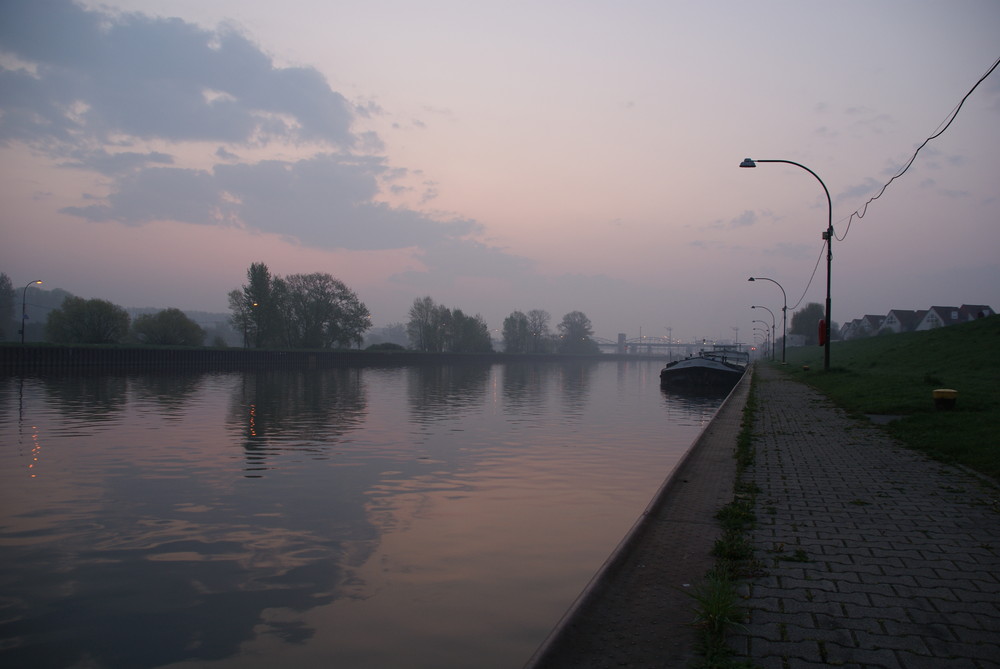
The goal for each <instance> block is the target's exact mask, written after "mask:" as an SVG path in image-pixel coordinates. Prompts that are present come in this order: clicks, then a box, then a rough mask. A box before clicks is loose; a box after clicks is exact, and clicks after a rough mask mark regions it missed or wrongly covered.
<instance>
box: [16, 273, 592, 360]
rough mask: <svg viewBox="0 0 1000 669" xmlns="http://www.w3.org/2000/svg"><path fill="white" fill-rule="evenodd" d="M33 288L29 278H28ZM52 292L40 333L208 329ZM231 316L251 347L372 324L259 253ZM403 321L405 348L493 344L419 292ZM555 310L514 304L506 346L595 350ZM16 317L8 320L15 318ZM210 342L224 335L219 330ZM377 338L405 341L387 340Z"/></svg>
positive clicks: (89, 339)
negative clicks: (556, 318)
mask: <svg viewBox="0 0 1000 669" xmlns="http://www.w3.org/2000/svg"><path fill="white" fill-rule="evenodd" d="M30 290H32V291H36V290H37V289H35V288H34V287H33V286H32V287H31V288H30ZM52 293H53V294H55V293H58V295H53V297H55V298H57V299H56V300H54V304H53V306H52V307H51V310H50V312H49V314H48V317H47V319H46V321H45V324H44V338H45V339H46V340H47V341H50V342H53V343H62V344H116V343H133V344H144V345H150V346H203V345H204V343H205V339H206V336H207V333H206V331H205V330H204V329H203V328H202V327H201V326H200V325H198V323H196V322H195V321H193V320H192V319H190V318H189V317H188V316H186V315H185V314H184V312H182V311H181V310H180V309H176V308H169V309H164V310H162V311H158V312H156V313H152V314H141V315H138V316H136V317H135V318H130V316H129V314H128V312H127V311H126V310H125V309H124V308H122V307H120V306H118V305H116V304H113V303H111V302H109V301H107V300H102V299H89V300H88V299H84V298H80V297H76V296H74V295H72V294H70V293H67V292H66V291H61V290H59V289H56V290H55V291H52ZM227 297H228V302H229V311H230V314H229V324H230V325H231V326H232V327H233V329H234V331H235V332H236V333H238V334H239V335H240V336H241V337H242V343H243V346H245V347H248V348H288V349H324V348H327V349H329V348H338V347H354V346H357V347H360V346H361V345H362V343H363V341H364V339H365V332H367V331H368V330H369V329H370V328H371V327H372V324H371V314H370V312H369V310H368V308H367V307H366V306H365V305H364V303H363V302H362V301H361V300H360V299H359V298H358V296H357V295H356V294H355V292H354V291H353V290H351V289H350V288H349V287H348V286H347V285H346V284H345V283H344V282H342V281H340V280H339V279H336V278H334V277H333V276H331V275H330V274H326V273H320V272H315V273H312V274H292V275H289V276H285V277H282V276H275V275H272V274H271V271H270V269H269V268H268V267H267V265H266V264H264V263H263V262H255V263H251V265H250V267H249V268H248V269H247V280H246V283H245V284H243V285H242V286H240V287H238V288H234V289H233V290H231V291H230V292H229V293H228V294H227ZM16 301H17V300H16V293H15V289H14V288H13V286H12V285H11V281H10V278H9V277H8V276H7V275H6V274H2V273H0V340H3V339H9V338H17V337H18V335H19V334H20V329H21V328H22V327H26V325H25V324H26V323H27V321H26V320H25V319H24V317H23V316H24V315H23V314H20V308H19V305H16ZM408 316H409V320H408V322H407V323H406V324H402V323H395V324H391V325H389V326H386V328H383V330H384V331H391V332H392V333H393V334H394V335H395V337H397V338H405V340H406V341H407V342H408V344H409V348H410V349H412V350H417V351H425V352H430V353H442V352H449V353H483V352H492V351H493V346H494V338H493V336H492V333H491V331H490V329H489V326H488V325H487V323H486V321H485V320H484V319H483V317H482V316H481V315H479V314H475V315H468V314H466V313H465V312H464V311H462V310H461V309H452V308H449V307H446V306H444V305H442V304H438V303H436V302H435V301H434V300H433V299H432V298H431V297H429V296H427V297H422V298H417V299H415V300H414V301H413V305H412V306H411V307H410V310H409V314H408ZM550 322H551V316H550V315H549V313H548V312H547V311H544V310H542V309H533V310H530V311H528V312H527V313H524V312H521V311H514V312H512V313H511V314H510V315H509V316H508V317H507V318H505V319H504V321H503V327H502V330H501V331H500V339H501V341H502V346H503V350H504V351H505V352H507V353H527V354H545V353H563V354H594V353H598V352H599V349H598V347H597V344H596V342H594V340H593V326H592V324H591V322H590V319H589V318H588V317H587V316H586V314H584V313H583V312H581V311H572V312H570V313H568V314H566V315H565V316H564V317H563V319H562V321H561V322H560V323H559V324H558V325H557V326H556V332H555V333H553V332H551V331H550V328H549V324H550ZM11 326H13V327H11ZM213 345H224V343H223V342H222V341H221V339H220V338H218V337H217V338H216V341H214V342H213ZM380 347H382V348H393V347H395V348H402V347H401V346H393V345H390V344H382V345H380Z"/></svg>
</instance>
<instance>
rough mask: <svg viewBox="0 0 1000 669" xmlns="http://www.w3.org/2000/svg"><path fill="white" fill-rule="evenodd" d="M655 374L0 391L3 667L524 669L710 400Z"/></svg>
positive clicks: (513, 369)
mask: <svg viewBox="0 0 1000 669" xmlns="http://www.w3.org/2000/svg"><path fill="white" fill-rule="evenodd" d="M659 368H660V365H659V364H658V363H655V362H645V361H636V362H610V361H609V362H574V363H537V364H506V365H479V364H475V365H473V364H469V365H447V366H444V365H442V366H427V367H405V368H397V369H375V368H354V369H341V370H322V371H302V370H288V371H268V372H261V373H217V374H212V373H185V374H148V375H119V376H109V375H93V374H91V375H80V374H76V375H47V376H31V377H26V378H20V377H0V435H2V446H0V449H2V450H0V666H3V667H81V668H83V667H86V668H100V667H115V668H117V667H161V666H171V667H240V668H243V667H276V666H286V667H304V668H310V667H392V668H396V667H414V668H419V667H427V668H432V667H433V668H435V669H442V668H448V667H456V668H457V667H461V668H466V667H504V668H506V667H519V666H521V665H522V664H523V663H524V662H525V660H526V659H527V658H528V657H529V656H530V655H531V653H532V652H533V651H534V650H535V648H536V647H537V646H538V644H539V643H540V642H541V641H542V640H543V639H544V638H545V636H546V634H547V633H548V632H549V630H550V629H551V628H552V627H553V626H554V624H555V623H556V622H557V621H558V619H559V617H560V616H561V615H562V614H563V612H564V611H565V610H566V609H567V607H569V605H570V604H571V603H572V601H573V600H574V599H575V597H576V596H577V595H578V594H579V592H580V591H581V590H582V589H583V588H584V586H585V585H586V584H587V581H588V580H589V579H590V577H591V576H592V575H593V574H594V572H595V571H596V570H597V569H598V568H599V567H600V565H601V563H602V562H603V561H604V559H605V558H606V557H607V556H608V555H609V554H610V553H611V551H612V550H613V549H614V548H615V546H616V544H617V543H618V541H619V540H620V539H621V538H622V537H623V536H624V534H625V533H626V532H627V531H628V529H629V528H630V526H631V525H632V523H633V522H634V521H635V519H636V518H637V517H638V515H639V514H640V513H641V512H642V510H643V508H644V507H645V506H646V504H647V503H648V502H649V500H650V498H651V497H652V496H653V494H654V493H655V491H656V489H657V488H658V486H659V485H660V483H661V482H662V481H663V480H664V479H665V478H666V477H667V476H668V475H669V473H670V471H671V469H672V468H673V467H674V465H675V464H676V462H677V461H678V459H679V458H680V456H681V455H682V454H683V453H684V451H685V450H686V449H687V448H688V447H689V445H690V444H691V443H692V441H693V440H694V438H695V437H696V436H697V434H698V433H699V432H700V430H701V429H702V428H703V427H704V425H705V423H706V422H707V421H708V420H709V419H710V417H711V416H712V414H713V413H714V411H715V408H716V407H717V406H718V404H719V402H720V400H719V399H712V400H703V399H692V398H684V397H676V396H675V397H671V396H667V395H665V394H664V393H663V392H661V390H660V388H659V382H658V371H659Z"/></svg>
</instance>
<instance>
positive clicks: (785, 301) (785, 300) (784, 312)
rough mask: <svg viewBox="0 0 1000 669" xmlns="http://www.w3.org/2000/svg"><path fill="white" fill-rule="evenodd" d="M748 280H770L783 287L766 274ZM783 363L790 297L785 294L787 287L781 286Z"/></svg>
mask: <svg viewBox="0 0 1000 669" xmlns="http://www.w3.org/2000/svg"><path fill="white" fill-rule="evenodd" d="M747 281H770V282H771V283H773V284H774V285H775V286H777V287H778V288H781V284H780V283H778V282H777V281H775V280H774V279H768V278H767V277H766V276H752V277H750V278H749V279H747ZM781 300H782V306H781V364H785V340H786V339H787V338H788V297H787V296H786V295H785V289H784V288H781Z"/></svg>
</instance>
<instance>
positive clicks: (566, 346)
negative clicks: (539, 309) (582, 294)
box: [558, 311, 600, 355]
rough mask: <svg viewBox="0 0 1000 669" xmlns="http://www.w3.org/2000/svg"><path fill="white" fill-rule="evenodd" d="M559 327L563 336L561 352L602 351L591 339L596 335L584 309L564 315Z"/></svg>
mask: <svg viewBox="0 0 1000 669" xmlns="http://www.w3.org/2000/svg"><path fill="white" fill-rule="evenodd" d="M558 329H559V334H560V336H561V340H560V341H559V352H560V353H570V354H577V355H580V354H587V355H590V354H594V353H600V349H599V348H598V347H597V343H596V342H595V341H594V340H593V339H591V337H592V336H593V335H594V328H593V326H592V325H591V323H590V319H589V318H587V315H586V314H585V313H583V312H582V311H571V312H569V313H568V314H566V315H565V316H563V319H562V322H561V323H560V324H559V326H558Z"/></svg>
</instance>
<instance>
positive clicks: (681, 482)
mask: <svg viewBox="0 0 1000 669" xmlns="http://www.w3.org/2000/svg"><path fill="white" fill-rule="evenodd" d="M750 381H751V373H750V372H748V373H747V374H745V375H744V376H743V378H742V379H741V380H740V382H739V383H738V384H737V385H736V386H735V387H734V389H733V390H732V392H730V394H729V395H728V397H727V398H726V399H725V401H724V402H723V403H722V405H721V406H720V407H719V409H718V410H717V411H716V413H715V415H714V416H713V417H712V419H711V420H710V421H709V422H708V424H707V425H706V426H705V428H704V429H703V430H702V432H701V434H700V435H699V436H698V437H697V438H696V439H695V440H694V441H693V442H692V445H691V446H690V447H689V448H688V450H687V452H686V453H685V454H684V456H683V457H682V459H681V461H680V462H678V464H677V465H676V466H675V467H674V468H673V470H672V471H671V473H670V475H669V476H668V477H667V479H666V480H665V481H664V482H663V484H662V485H661V486H660V488H659V490H658V491H657V493H656V494H655V495H654V497H653V499H652V501H651V502H650V503H649V505H648V506H647V507H646V509H645V511H644V512H643V513H642V514H641V515H640V517H639V518H638V520H637V521H636V522H635V524H634V525H633V526H632V528H631V530H630V531H629V532H628V533H627V534H626V536H625V538H624V539H623V540H622V541H621V542H620V543H619V545H618V547H617V548H616V549H615V550H614V552H613V553H612V554H611V556H610V557H609V558H608V559H607V560H606V561H605V563H604V565H603V566H602V567H601V568H600V569H599V570H598V572H597V574H596V575H595V576H594V577H593V579H592V580H591V581H590V583H589V585H588V586H587V587H586V588H585V589H584V591H583V592H582V593H581V595H580V596H579V597H578V598H577V600H576V601H575V602H574V603H573V605H572V606H571V607H570V608H569V610H568V611H567V612H566V614H565V615H564V616H563V618H562V619H561V620H560V621H559V623H558V624H557V625H556V627H555V628H554V629H553V631H552V632H551V633H550V634H549V636H548V637H547V639H546V640H545V641H544V642H543V643H542V645H541V646H540V647H539V648H538V650H537V651H536V652H535V653H534V655H532V657H531V658H530V659H529V660H528V662H527V664H526V665H525V666H526V668H527V669H556V668H562V667H566V668H569V667H572V668H574V669H586V668H588V667H617V666H631V667H639V666H643V667H645V666H683V665H684V664H686V663H687V662H689V661H690V660H691V659H693V658H694V656H695V652H694V646H695V642H696V638H695V630H694V628H693V627H691V625H690V623H691V620H692V617H693V610H694V600H693V599H692V598H691V597H690V596H689V594H688V593H689V592H690V586H691V585H692V584H694V583H696V582H698V581H699V580H701V579H703V578H704V576H705V574H706V572H707V571H708V569H709V568H710V567H711V565H712V564H713V562H714V558H713V557H712V556H711V550H712V546H713V544H714V542H715V540H716V538H717V537H718V536H719V535H720V534H721V531H720V529H719V527H718V524H717V522H716V521H715V513H716V512H717V511H718V509H719V508H721V507H722V506H724V505H725V504H727V503H728V502H729V501H731V500H732V496H733V484H734V481H735V476H736V462H735V460H734V458H733V451H734V449H735V446H736V439H737V435H738V434H739V431H740V428H741V421H742V415H743V408H744V406H745V405H746V401H747V397H748V395H749V391H750Z"/></svg>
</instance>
